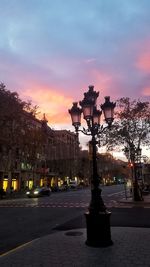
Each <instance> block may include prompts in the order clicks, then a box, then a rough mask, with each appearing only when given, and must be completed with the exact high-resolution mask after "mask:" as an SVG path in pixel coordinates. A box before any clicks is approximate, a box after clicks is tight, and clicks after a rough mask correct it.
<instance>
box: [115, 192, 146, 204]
mask: <svg viewBox="0 0 150 267" xmlns="http://www.w3.org/2000/svg"><path fill="white" fill-rule="evenodd" d="M119 202H120V203H124V204H132V205H134V206H137V207H139V206H140V207H142V206H144V205H150V194H148V195H144V196H143V201H133V199H132V197H128V198H127V199H126V198H123V199H121V200H120V201H119Z"/></svg>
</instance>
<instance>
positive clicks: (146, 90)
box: [142, 87, 150, 96]
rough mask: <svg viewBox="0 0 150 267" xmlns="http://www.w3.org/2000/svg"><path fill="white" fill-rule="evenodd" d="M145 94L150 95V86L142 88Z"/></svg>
mask: <svg viewBox="0 0 150 267" xmlns="http://www.w3.org/2000/svg"><path fill="white" fill-rule="evenodd" d="M142 93H143V95H144V96H150V87H146V88H144V89H143V90H142Z"/></svg>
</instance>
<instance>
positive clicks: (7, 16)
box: [0, 0, 150, 130]
mask: <svg viewBox="0 0 150 267" xmlns="http://www.w3.org/2000/svg"><path fill="white" fill-rule="evenodd" d="M0 81H1V82H3V83H5V85H6V86H7V88H8V89H9V90H11V91H17V92H18V93H19V95H20V97H21V98H22V99H26V100H27V99H30V100H32V102H33V103H34V104H37V105H38V106H39V107H40V110H41V113H46V117H47V118H48V120H49V125H50V126H52V127H53V128H60V129H64V128H67V127H68V129H69V128H70V124H71V122H70V117H69V115H68V109H69V108H70V107H71V105H72V102H73V101H79V100H82V98H83V93H84V92H85V91H86V90H87V88H88V86H89V85H90V84H93V85H94V86H95V89H96V90H97V91H100V97H99V102H100V103H102V102H103V101H104V100H103V99H104V96H105V95H110V96H111V99H112V100H113V101H115V100H116V99H118V98H120V97H123V96H128V97H131V98H135V99H137V98H140V99H142V100H148V101H149V99H150V1H149V0H55V1H54V0H1V1H0ZM72 130H73V128H72Z"/></svg>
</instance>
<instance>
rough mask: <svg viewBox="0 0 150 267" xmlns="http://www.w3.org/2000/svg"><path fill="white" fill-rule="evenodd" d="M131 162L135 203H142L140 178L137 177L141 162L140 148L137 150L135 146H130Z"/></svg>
mask: <svg viewBox="0 0 150 267" xmlns="http://www.w3.org/2000/svg"><path fill="white" fill-rule="evenodd" d="M129 150H130V161H131V164H132V165H131V168H132V180H133V200H134V201H141V200H143V198H142V195H141V192H140V188H139V184H138V177H137V164H138V163H139V160H141V151H142V149H141V148H140V147H138V148H135V145H134V144H131V145H130V148H129Z"/></svg>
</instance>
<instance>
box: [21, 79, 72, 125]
mask: <svg viewBox="0 0 150 267" xmlns="http://www.w3.org/2000/svg"><path fill="white" fill-rule="evenodd" d="M29 96H30V99H31V100H32V103H33V104H36V105H38V106H39V111H40V112H41V117H42V114H43V113H46V118H47V119H48V121H49V123H50V124H59V123H61V124H62V123H67V122H68V121H69V119H70V118H69V115H68V109H69V108H70V106H71V104H72V102H73V99H72V98H71V97H70V96H67V95H66V94H65V95H64V94H63V93H62V92H60V91H59V89H58V88H57V90H56V88H54V87H53V88H48V87H46V86H45V87H44V86H43V85H41V86H39V85H37V84H33V85H32V86H30V88H29V89H24V91H23V92H21V97H23V98H24V99H28V98H29Z"/></svg>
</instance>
